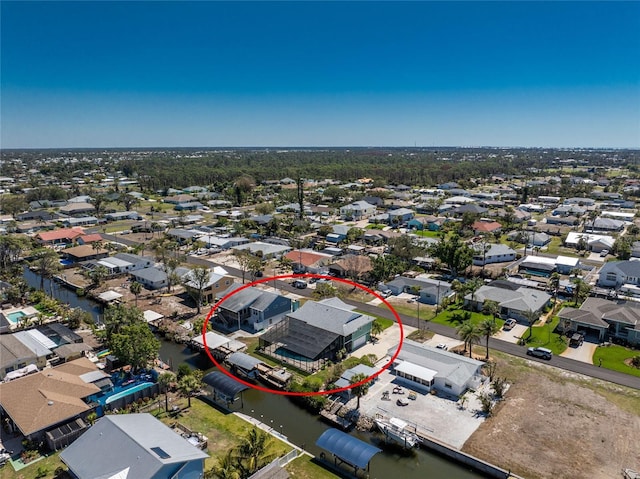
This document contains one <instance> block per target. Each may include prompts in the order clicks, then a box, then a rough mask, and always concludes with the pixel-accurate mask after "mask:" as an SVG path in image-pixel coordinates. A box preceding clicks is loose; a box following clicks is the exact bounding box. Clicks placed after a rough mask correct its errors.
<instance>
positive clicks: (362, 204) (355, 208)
mask: <svg viewBox="0 0 640 479" xmlns="http://www.w3.org/2000/svg"><path fill="white" fill-rule="evenodd" d="M375 214H376V207H375V206H374V205H371V204H369V203H367V202H366V201H355V202H353V203H351V204H348V205H345V206H342V207H341V208H340V216H342V217H343V218H344V219H348V220H354V221H358V220H362V219H366V218H368V217H369V216H373V215H375Z"/></svg>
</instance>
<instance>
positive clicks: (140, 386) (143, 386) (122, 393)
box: [104, 383, 153, 404]
mask: <svg viewBox="0 0 640 479" xmlns="http://www.w3.org/2000/svg"><path fill="white" fill-rule="evenodd" d="M149 386H153V383H140V384H137V385H135V386H133V387H132V388H129V389H125V390H124V391H120V392H119V393H116V394H113V395H112V396H109V397H108V398H107V399H106V400H105V401H104V404H109V403H112V402H113V401H117V400H118V399H120V398H123V397H125V396H128V395H129V394H133V393H135V392H136V391H142V390H143V389H146V388H148V387H149Z"/></svg>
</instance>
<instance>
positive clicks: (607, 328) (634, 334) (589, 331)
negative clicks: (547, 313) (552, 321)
mask: <svg viewBox="0 0 640 479" xmlns="http://www.w3.org/2000/svg"><path fill="white" fill-rule="evenodd" d="M558 317H559V318H560V324H561V327H563V329H564V330H565V331H567V330H568V331H578V332H581V333H583V334H585V336H586V337H587V339H589V338H590V337H591V338H594V339H596V340H598V341H600V342H602V341H607V340H611V339H618V340H622V341H626V342H628V343H629V344H632V345H640V305H638V303H636V302H635V301H619V300H609V299H604V298H592V297H590V298H587V299H586V300H585V301H584V303H582V305H581V306H580V309H576V308H570V307H565V308H562V310H561V311H560V312H559V313H558Z"/></svg>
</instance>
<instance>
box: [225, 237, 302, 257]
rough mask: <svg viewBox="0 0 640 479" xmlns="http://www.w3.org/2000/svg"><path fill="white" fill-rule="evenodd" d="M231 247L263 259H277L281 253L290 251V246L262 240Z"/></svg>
mask: <svg viewBox="0 0 640 479" xmlns="http://www.w3.org/2000/svg"><path fill="white" fill-rule="evenodd" d="M231 249H233V250H234V251H249V252H250V253H251V254H253V255H256V256H258V257H260V258H263V259H274V258H275V259H279V258H281V257H282V255H283V254H285V253H287V252H289V251H291V247H290V246H286V245H281V244H273V243H263V242H262V241H255V242H253V243H247V244H242V245H238V246H234V247H233V248H231Z"/></svg>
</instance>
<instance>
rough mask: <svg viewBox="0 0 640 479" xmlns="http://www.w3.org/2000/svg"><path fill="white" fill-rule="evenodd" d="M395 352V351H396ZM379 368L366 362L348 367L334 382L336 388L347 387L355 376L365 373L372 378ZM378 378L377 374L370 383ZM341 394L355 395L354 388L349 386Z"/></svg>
mask: <svg viewBox="0 0 640 479" xmlns="http://www.w3.org/2000/svg"><path fill="white" fill-rule="evenodd" d="M394 354H395V352H394ZM378 371H379V370H378V369H377V368H372V367H371V366H367V365H366V364H358V365H357V366H354V367H352V368H349V369H347V370H346V371H344V372H343V373H342V374H341V375H340V379H338V380H337V381H336V382H335V383H333V384H334V386H335V388H336V389H340V388H346V387H349V386H350V385H351V380H352V378H353V377H354V376H356V375H360V374H363V375H364V376H365V377H367V378H370V377H371V376H373V375H374V374H376V373H377V372H378ZM377 380H378V378H377V376H376V377H374V378H373V379H372V380H371V382H369V384H373V383H375V382H376V381H377ZM340 394H341V395H343V396H345V397H347V398H350V397H351V396H352V395H353V388H349V389H347V390H345V391H342V392H341V393H340Z"/></svg>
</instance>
